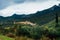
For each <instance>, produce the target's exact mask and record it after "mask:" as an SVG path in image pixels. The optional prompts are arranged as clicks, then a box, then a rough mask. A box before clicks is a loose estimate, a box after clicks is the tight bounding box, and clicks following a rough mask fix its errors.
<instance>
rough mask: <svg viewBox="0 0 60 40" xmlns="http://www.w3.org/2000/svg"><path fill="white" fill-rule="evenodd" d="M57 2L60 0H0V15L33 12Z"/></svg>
mask: <svg viewBox="0 0 60 40" xmlns="http://www.w3.org/2000/svg"><path fill="white" fill-rule="evenodd" d="M59 3H60V0H0V16H4V17H7V16H11V15H13V14H19V15H21V14H26V15H28V14H33V13H36V12H37V11H42V10H45V9H48V8H50V7H52V6H54V5H58V4H59Z"/></svg>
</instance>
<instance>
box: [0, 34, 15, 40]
mask: <svg viewBox="0 0 60 40" xmlns="http://www.w3.org/2000/svg"><path fill="white" fill-rule="evenodd" d="M0 40H14V39H13V38H9V37H7V36H3V35H0Z"/></svg>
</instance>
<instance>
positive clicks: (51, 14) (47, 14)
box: [0, 5, 60, 26]
mask: <svg viewBox="0 0 60 40" xmlns="http://www.w3.org/2000/svg"><path fill="white" fill-rule="evenodd" d="M56 13H57V14H58V16H60V6H56V5H54V6H53V7H51V8H49V9H46V10H43V11H37V12H36V13H34V14H29V15H17V14H14V15H12V16H9V17H3V16H0V24H2V25H5V26H6V25H12V24H13V23H14V22H21V21H30V22H33V23H37V24H39V25H43V24H46V23H48V22H50V21H52V20H54V19H55V17H56V15H55V14H56Z"/></svg>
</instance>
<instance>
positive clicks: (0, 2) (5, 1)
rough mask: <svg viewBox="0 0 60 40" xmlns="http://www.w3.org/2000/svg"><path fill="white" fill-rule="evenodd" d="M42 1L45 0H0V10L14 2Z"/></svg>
mask: <svg viewBox="0 0 60 40" xmlns="http://www.w3.org/2000/svg"><path fill="white" fill-rule="evenodd" d="M44 1H47V0H0V10H2V9H4V8H7V7H8V6H10V5H14V4H21V3H25V2H44Z"/></svg>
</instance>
